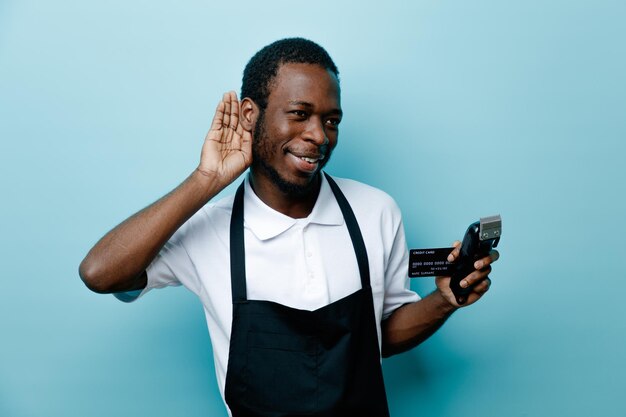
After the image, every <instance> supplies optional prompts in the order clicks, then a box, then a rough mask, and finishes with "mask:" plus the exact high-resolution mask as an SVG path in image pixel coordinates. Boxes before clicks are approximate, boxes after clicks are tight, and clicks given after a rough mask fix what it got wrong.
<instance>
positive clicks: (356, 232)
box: [324, 172, 370, 289]
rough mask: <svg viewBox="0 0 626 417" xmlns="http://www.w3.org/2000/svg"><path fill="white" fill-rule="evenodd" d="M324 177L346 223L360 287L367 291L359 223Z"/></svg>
mask: <svg viewBox="0 0 626 417" xmlns="http://www.w3.org/2000/svg"><path fill="white" fill-rule="evenodd" d="M324 176H325V177H326V180H327V181H328V184H329V185H330V188H331V190H333V194H335V199H336V200H337V204H339V208H340V209H341V213H342V214H343V219H344V220H345V221H346V226H347V227H348V232H349V233H350V239H351V240H352V246H353V247H354V253H355V254H356V261H357V263H358V264H359V273H360V274H361V286H362V287H363V288H367V289H369V288H370V267H369V261H368V258H367V249H365V242H364V241H363V235H362V234H361V229H360V228H359V223H358V222H357V221H356V217H355V215H354V212H353V211H352V207H350V203H348V200H347V199H346V197H345V196H344V195H343V193H342V192H341V190H340V189H339V186H338V185H337V183H336V182H335V180H333V179H332V178H331V176H330V175H328V174H327V173H326V172H324Z"/></svg>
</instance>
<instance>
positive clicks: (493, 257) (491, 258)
mask: <svg viewBox="0 0 626 417" xmlns="http://www.w3.org/2000/svg"><path fill="white" fill-rule="evenodd" d="M499 258H500V252H498V251H497V250H495V249H492V250H491V251H490V252H489V255H488V256H485V257H484V258H482V259H479V260H477V261H476V262H474V268H475V269H481V268H484V267H485V266H487V265H491V264H492V263H494V262H495V261H497V260H498V259H499Z"/></svg>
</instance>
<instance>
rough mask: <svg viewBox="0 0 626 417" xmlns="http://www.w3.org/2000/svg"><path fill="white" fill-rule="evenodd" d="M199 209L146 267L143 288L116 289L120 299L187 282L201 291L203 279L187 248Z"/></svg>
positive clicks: (192, 288) (196, 290)
mask: <svg viewBox="0 0 626 417" xmlns="http://www.w3.org/2000/svg"><path fill="white" fill-rule="evenodd" d="M197 214H198V213H196V215H194V216H193V217H192V218H191V219H189V220H188V221H187V222H186V223H185V224H183V225H182V226H181V227H180V228H179V229H178V230H177V231H176V232H175V233H174V234H173V235H172V237H171V238H170V239H169V240H168V241H167V242H166V243H165V245H164V246H163V248H161V250H160V251H159V253H158V254H157V256H156V257H155V258H154V259H153V260H152V262H151V263H150V265H148V267H147V268H146V273H147V275H148V282H147V284H146V287H145V288H144V289H143V290H137V291H127V292H120V293H114V294H113V295H114V296H115V298H117V299H118V300H120V301H123V302H126V303H129V302H133V301H135V300H137V299H138V298H140V297H142V296H143V295H144V294H146V293H147V292H148V291H150V290H152V289H155V288H164V287H168V286H179V285H185V287H187V288H189V289H190V290H192V291H193V292H194V293H196V294H198V292H199V284H198V283H199V279H198V276H197V273H196V269H195V267H194V264H193V262H192V260H191V258H190V256H189V253H188V251H187V249H186V245H187V244H188V243H189V242H188V241H189V240H190V239H192V238H193V236H192V235H191V233H190V231H191V228H192V227H193V226H192V223H195V222H197V220H198V216H197Z"/></svg>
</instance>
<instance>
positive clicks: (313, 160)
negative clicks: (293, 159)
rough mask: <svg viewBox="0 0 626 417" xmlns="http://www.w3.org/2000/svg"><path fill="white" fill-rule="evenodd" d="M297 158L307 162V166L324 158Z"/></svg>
mask: <svg viewBox="0 0 626 417" xmlns="http://www.w3.org/2000/svg"><path fill="white" fill-rule="evenodd" d="M298 158H300V159H302V160H303V161H305V162H308V163H309V164H315V163H317V162H318V161H321V160H322V159H324V156H323V155H322V156H320V157H319V158H309V157H308V156H299V157H298Z"/></svg>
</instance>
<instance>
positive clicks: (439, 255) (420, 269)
mask: <svg viewBox="0 0 626 417" xmlns="http://www.w3.org/2000/svg"><path fill="white" fill-rule="evenodd" d="M453 249H454V248H435V249H411V251H410V252H409V278H416V277H431V276H434V275H442V276H450V275H452V271H453V266H454V264H452V263H450V262H448V260H447V259H448V255H450V252H452V250H453Z"/></svg>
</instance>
